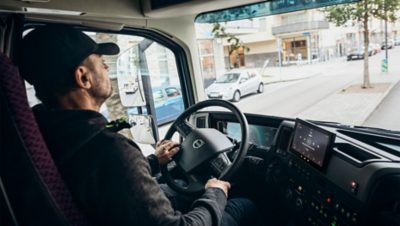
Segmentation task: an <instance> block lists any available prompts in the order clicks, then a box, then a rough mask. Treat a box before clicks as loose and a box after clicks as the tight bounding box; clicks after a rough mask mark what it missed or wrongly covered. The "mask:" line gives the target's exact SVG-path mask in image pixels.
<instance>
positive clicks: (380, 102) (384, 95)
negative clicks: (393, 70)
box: [362, 79, 400, 124]
mask: <svg viewBox="0 0 400 226" xmlns="http://www.w3.org/2000/svg"><path fill="white" fill-rule="evenodd" d="M399 82H400V79H398V80H397V81H396V82H393V83H392V85H390V87H389V88H388V89H387V90H386V91H385V92H384V93H383V95H382V96H381V98H380V101H379V103H378V104H377V105H375V107H374V108H373V109H372V111H370V112H369V113H368V114H367V117H365V120H364V121H363V122H362V124H364V123H365V122H366V121H367V120H368V119H369V117H370V116H371V114H372V113H373V112H375V110H376V109H377V108H378V107H379V106H380V105H381V104H382V101H383V100H384V99H385V98H386V96H387V95H388V94H389V93H390V91H392V89H393V87H394V86H396V85H397V83H399Z"/></svg>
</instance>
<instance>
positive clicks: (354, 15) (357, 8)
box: [324, 0, 400, 26]
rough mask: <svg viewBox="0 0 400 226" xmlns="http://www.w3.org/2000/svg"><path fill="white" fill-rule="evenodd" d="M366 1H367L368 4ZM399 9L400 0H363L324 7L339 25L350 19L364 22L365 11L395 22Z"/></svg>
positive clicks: (329, 19) (371, 15)
mask: <svg viewBox="0 0 400 226" xmlns="http://www.w3.org/2000/svg"><path fill="white" fill-rule="evenodd" d="M365 1H367V4H366V5H365ZM385 9H386V10H385ZM398 10H400V1H399V0H363V1H360V2H358V3H354V4H345V5H337V6H329V7H326V8H325V9H324V11H325V13H326V18H327V20H328V21H330V22H332V23H335V24H336V25H337V26H341V25H344V24H346V22H348V21H355V22H362V21H363V20H364V14H365V13H367V14H368V17H375V18H377V19H382V20H387V21H389V22H393V21H395V20H396V19H397V16H396V13H397V12H398ZM385 11H386V13H385Z"/></svg>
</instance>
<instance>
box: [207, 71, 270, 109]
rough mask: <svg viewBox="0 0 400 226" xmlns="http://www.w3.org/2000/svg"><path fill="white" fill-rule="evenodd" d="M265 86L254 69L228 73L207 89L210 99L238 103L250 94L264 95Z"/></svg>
mask: <svg viewBox="0 0 400 226" xmlns="http://www.w3.org/2000/svg"><path fill="white" fill-rule="evenodd" d="M263 91H264V84H263V82H262V80H261V76H260V74H259V73H258V72H257V71H256V70H254V69H234V70H231V71H228V72H226V73H225V74H223V75H222V76H220V77H218V78H217V80H216V81H215V82H214V83H213V84H211V85H210V86H209V87H208V88H207V89H206V94H207V96H208V98H218V99H224V100H232V101H234V102H237V101H239V100H240V98H241V97H242V96H245V95H248V94H250V93H262V92H263Z"/></svg>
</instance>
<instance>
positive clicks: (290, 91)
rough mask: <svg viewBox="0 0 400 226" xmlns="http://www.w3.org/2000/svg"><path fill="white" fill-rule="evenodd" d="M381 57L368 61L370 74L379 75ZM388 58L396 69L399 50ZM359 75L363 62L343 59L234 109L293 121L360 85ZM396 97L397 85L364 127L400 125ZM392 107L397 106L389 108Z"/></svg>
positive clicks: (252, 97)
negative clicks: (310, 109) (307, 111)
mask: <svg viewBox="0 0 400 226" xmlns="http://www.w3.org/2000/svg"><path fill="white" fill-rule="evenodd" d="M383 55H384V51H382V52H381V53H379V54H378V55H375V56H372V57H370V73H372V72H371V71H375V73H377V72H376V71H380V62H381V60H382V58H383ZM390 57H391V58H390V59H391V60H392V61H391V62H392V64H391V66H392V67H398V66H397V65H395V63H394V62H395V61H396V60H398V59H399V58H400V48H399V47H397V48H396V49H394V50H390ZM396 69H397V68H396ZM362 72H363V60H357V61H349V62H348V61H346V60H345V59H342V60H339V61H337V63H335V64H330V65H327V67H326V68H323V69H321V68H319V71H316V74H318V75H317V76H314V77H310V78H306V79H303V80H298V81H292V82H282V83H275V84H268V85H266V86H265V92H264V93H262V94H254V95H249V96H247V97H243V98H242V100H241V101H240V102H238V103H236V105H237V106H238V107H239V108H240V109H241V110H243V111H244V112H251V113H257V114H266V115H275V116H283V117H296V116H298V115H299V114H300V113H301V112H303V111H305V110H307V109H308V108H309V107H311V106H313V105H314V104H316V103H318V102H319V101H321V100H323V99H325V98H326V97H328V96H329V95H331V94H333V93H335V92H338V91H340V90H341V89H343V88H346V87H347V86H349V85H350V84H353V83H355V82H356V81H361V79H362ZM399 95H400V85H397V86H396V87H395V88H394V89H393V91H392V92H391V93H390V94H389V95H388V97H387V98H386V99H385V100H384V101H383V102H382V104H381V105H380V106H379V107H378V108H377V110H376V111H375V112H374V113H373V114H372V115H371V117H370V118H369V119H368V121H367V122H366V125H371V126H376V127H384V128H387V127H385V126H383V124H382V123H386V124H388V123H392V122H394V121H396V123H398V124H400V119H399V117H398V115H399V112H400V104H399V102H398V97H399ZM396 97H397V102H396ZM396 103H397V104H396ZM393 105H397V106H396V107H392V106H393ZM393 128H400V126H399V125H393Z"/></svg>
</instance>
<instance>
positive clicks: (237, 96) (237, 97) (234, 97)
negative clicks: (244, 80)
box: [232, 90, 240, 102]
mask: <svg viewBox="0 0 400 226" xmlns="http://www.w3.org/2000/svg"><path fill="white" fill-rule="evenodd" d="M239 100H240V92H239V91H238V90H236V91H235V93H234V94H233V98H232V101H233V102H238V101H239Z"/></svg>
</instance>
